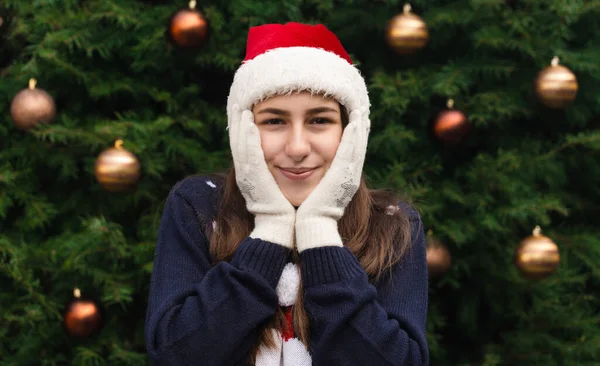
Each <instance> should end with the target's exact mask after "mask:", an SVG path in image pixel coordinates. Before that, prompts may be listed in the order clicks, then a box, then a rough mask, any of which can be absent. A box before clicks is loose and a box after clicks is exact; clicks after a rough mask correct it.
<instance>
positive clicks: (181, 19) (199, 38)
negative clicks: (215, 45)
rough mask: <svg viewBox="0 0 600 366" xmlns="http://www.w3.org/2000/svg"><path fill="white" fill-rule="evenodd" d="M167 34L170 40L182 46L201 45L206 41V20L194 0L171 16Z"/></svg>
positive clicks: (207, 31)
mask: <svg viewBox="0 0 600 366" xmlns="http://www.w3.org/2000/svg"><path fill="white" fill-rule="evenodd" d="M168 34H169V38H170V40H171V42H172V43H174V44H175V45H177V46H179V47H182V48H195V47H201V46H203V45H204V44H205V43H206V41H207V40H208V34H209V26H208V20H207V19H206V17H205V16H204V15H203V14H202V13H201V12H200V11H198V10H196V1H194V0H192V1H190V3H189V9H183V10H180V11H178V12H177V13H175V14H174V15H173V16H172V17H171V19H170V20H169V27H168Z"/></svg>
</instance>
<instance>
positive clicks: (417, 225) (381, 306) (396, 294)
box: [301, 212, 429, 366]
mask: <svg viewBox="0 0 600 366" xmlns="http://www.w3.org/2000/svg"><path fill="white" fill-rule="evenodd" d="M414 214H415V215H416V216H414V217H413V218H412V220H411V222H412V227H413V234H412V247H411V249H409V251H408V252H407V254H406V255H405V257H404V258H403V259H402V260H401V261H400V262H399V263H397V264H396V265H395V266H394V268H393V270H392V273H391V276H390V275H388V276H385V277H384V279H383V280H380V282H378V283H377V284H376V285H375V286H374V285H372V284H371V283H370V282H369V281H368V277H367V274H366V273H365V271H364V270H363V268H362V267H361V265H360V263H359V262H358V260H357V259H356V257H355V256H354V254H352V252H350V250H349V249H347V248H346V247H343V248H340V247H321V248H314V249H309V250H306V251H304V252H303V253H302V255H301V256H302V257H301V258H302V277H303V283H304V287H305V298H304V299H305V307H306V309H307V312H308V313H309V316H310V320H311V353H312V357H313V362H314V363H315V364H316V365H345V366H348V365H411V366H414V365H428V364H429V351H428V347H427V341H426V337H425V327H426V317H427V305H428V304H427V303H428V278H427V261H426V257H425V236H424V232H423V228H422V225H421V220H420V218H419V217H418V214H416V212H415V213H414Z"/></svg>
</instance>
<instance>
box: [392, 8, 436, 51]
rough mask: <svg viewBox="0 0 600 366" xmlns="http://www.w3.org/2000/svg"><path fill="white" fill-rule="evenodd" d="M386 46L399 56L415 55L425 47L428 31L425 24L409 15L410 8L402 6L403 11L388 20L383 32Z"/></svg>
mask: <svg viewBox="0 0 600 366" xmlns="http://www.w3.org/2000/svg"><path fill="white" fill-rule="evenodd" d="M385 38H386V41H387V44H388V45H389V46H390V48H391V49H393V50H394V51H395V52H396V53H398V54H400V55H409V54H413V53H416V52H417V51H419V50H421V49H422V48H424V47H425V46H426V45H427V42H428V41H429V31H428V30H427V24H425V22H424V21H423V19H421V17H419V16H418V15H415V14H413V13H411V6H410V5H409V4H405V5H404V11H403V13H401V14H398V15H396V16H395V17H393V18H392V19H390V20H389V22H388V24H387V29H386V32H385Z"/></svg>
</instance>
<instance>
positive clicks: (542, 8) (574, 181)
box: [0, 0, 600, 366]
mask: <svg viewBox="0 0 600 366" xmlns="http://www.w3.org/2000/svg"><path fill="white" fill-rule="evenodd" d="M403 5H404V4H403V3H401V2H398V1H395V0H378V1H373V0H336V1H334V0H286V1H274V0H273V1H262V2H257V1H253V0H227V1H219V0H207V1H202V2H198V4H196V10H198V11H199V12H201V14H202V15H203V16H204V17H205V18H204V19H206V20H207V21H208V23H207V24H206V27H207V28H205V29H204V30H206V29H208V32H207V33H202V34H201V35H200V36H199V37H201V38H202V39H200V41H202V42H198V43H197V44H196V45H191V46H188V47H183V46H181V45H177V43H176V41H177V39H175V38H173V36H174V32H175V33H176V31H177V29H175V28H176V27H175V26H174V25H172V24H171V25H170V23H169V20H170V19H171V16H172V15H173V14H175V13H176V12H178V11H181V10H183V9H185V8H187V7H188V4H187V3H186V2H185V1H173V0H155V1H142V0H89V1H84V2H82V1H74V0H71V1H69V0H66V1H53V0H49V1H22V0H5V1H3V2H2V4H0V100H2V103H0V115H2V123H0V283H2V291H1V292H0V324H2V326H1V327H0V359H2V360H3V364H8V365H29V364H44V365H57V364H69V365H84V364H86V365H88V364H93V365H121V364H127V365H143V364H147V363H148V358H147V356H146V353H145V344H144V317H145V309H146V301H147V296H148V288H149V280H150V274H151V271H152V264H153V255H154V247H155V240H156V233H157V229H158V223H159V219H160V215H161V213H162V208H163V204H164V202H165V199H166V197H167V194H168V192H169V190H170V189H171V188H172V186H173V185H174V184H175V183H176V182H177V181H179V180H181V179H183V178H184V177H186V176H189V175H193V174H206V173H215V172H222V171H225V170H226V169H228V168H229V167H230V165H231V161H230V152H229V145H228V137H227V131H226V129H225V127H226V125H227V121H226V114H225V103H226V98H227V94H228V92H229V85H230V84H231V81H232V78H233V73H234V71H235V70H236V69H237V67H238V66H239V65H240V62H241V60H242V59H243V55H244V52H245V41H246V35H247V31H248V28H249V27H251V26H254V25H259V24H264V23H284V22H287V21H297V22H306V23H324V24H326V25H327V27H328V28H330V29H331V30H332V31H333V32H335V33H336V34H337V35H338V36H339V37H340V39H341V41H342V43H344V45H345V46H346V49H347V50H348V51H349V52H350V54H351V56H352V57H353V59H354V60H355V61H356V62H357V64H358V67H359V69H360V70H361V72H362V73H363V75H364V76H365V78H366V79H367V81H368V84H369V91H370V96H371V103H372V114H371V121H372V130H371V139H370V143H369V148H368V152H367V160H366V163H365V174H366V175H367V177H368V180H369V182H370V183H371V186H372V187H373V188H389V189H392V190H394V191H396V192H398V193H399V194H401V195H402V196H404V197H406V199H407V200H408V201H409V202H410V203H411V204H412V205H413V206H414V207H415V208H416V209H417V210H418V211H419V212H420V213H421V216H422V219H423V222H424V224H425V226H426V230H427V231H430V230H431V234H432V236H431V237H432V238H433V237H435V238H436V239H437V240H438V241H439V242H441V243H443V245H444V246H445V247H446V248H447V250H448V253H449V254H450V256H451V263H452V264H451V266H450V268H449V269H447V270H445V271H442V272H443V273H440V274H439V275H438V276H435V277H432V278H431V280H430V297H429V299H430V300H429V315H428V334H427V336H428V343H429V347H430V355H431V363H432V364H433V365H486V366H492V365H563V364H568V365H593V364H595V365H597V364H598V360H600V342H599V341H598V340H599V339H600V327H599V322H598V319H599V318H600V311H599V309H600V300H599V299H598V296H597V293H598V292H599V291H600V189H598V182H599V181H600V128H599V127H598V126H599V122H600V120H599V115H600V64H599V63H598V62H597V60H599V59H600V23H599V22H597V19H598V17H599V16H600V1H598V0H589V1H563V0H549V1H538V0H513V1H503V0H471V1H445V0H435V1H424V0H415V1H414V2H412V3H411V4H410V5H411V10H410V11H411V12H412V14H414V15H415V16H418V17H420V18H421V19H422V21H423V23H424V24H425V25H426V30H427V34H426V36H425V35H424V34H423V33H422V32H421V33H419V35H418V37H420V40H421V41H424V42H423V44H422V45H419V46H418V47H417V49H415V50H413V52H411V53H402V52H397V51H398V44H395V45H394V44H393V42H391V40H390V38H388V37H391V39H392V40H394V39H395V40H396V41H398V39H397V38H394V37H399V36H398V34H400V33H397V34H396V33H394V34H392V33H393V32H392V31H391V28H389V27H388V25H389V24H390V23H389V21H390V20H391V19H393V18H394V17H395V16H396V15H398V14H400V13H402V12H403ZM421 31H422V29H421ZM176 35H177V34H175V36H176ZM203 37H204V38H205V39H204V38H203ZM418 37H417V38H418ZM555 57H556V59H555V60H559V62H560V65H562V66H564V67H566V68H567V69H568V70H569V72H572V74H573V75H574V76H576V84H573V83H571V84H569V85H570V86H568V87H567V89H568V90H567V91H566V92H565V91H564V90H563V92H565V93H566V94H564V93H563V94H560V95H559V96H558V97H555V100H556V98H558V100H559V101H563V102H564V101H565V100H566V101H567V102H568V103H566V102H565V103H564V105H561V106H556V105H554V106H551V105H550V104H551V103H549V102H547V101H546V103H544V97H550V98H551V97H552V95H549V93H551V92H548V91H547V90H546V91H543V90H542V92H541V94H540V93H538V89H543V88H545V87H546V86H547V85H546V84H544V82H545V81H547V80H541V81H540V80H539V79H538V77H539V73H540V71H542V70H544V69H547V68H548V67H551V60H553V59H554V58H555ZM562 75H563V76H564V74H562ZM536 80H538V83H537V84H536ZM30 81H31V82H32V84H33V85H30ZM545 85H546V86H545ZM536 86H537V87H536ZM30 87H31V88H30ZM24 89H27V90H25V94H22V96H24V97H23V98H22V99H20V100H17V99H13V98H15V96H16V95H17V94H18V93H19V92H21V91H22V90H24ZM43 91H45V92H47V95H46V97H39V95H41V94H39V93H43ZM32 93H38V94H35V95H34V94H32ZM38 97H39V98H38ZM44 98H46V99H44ZM551 99H552V98H551ZM570 99H573V100H572V101H571V100H570ZM449 100H451V101H452V103H453V106H452V108H453V110H454V111H455V112H459V114H460V113H462V114H460V115H459V117H460V118H459V119H458V122H456V120H455V121H454V122H455V123H460V125H461V126H463V127H466V126H468V127H469V130H468V133H466V134H464V135H461V136H459V137H461V138H460V139H454V140H453V141H451V142H453V143H452V144H449V143H448V142H449V140H448V136H450V135H448V134H447V133H448V131H449V130H451V128H450V127H444V126H442V125H441V123H442V122H444V121H441V119H442V117H441V116H440V115H439V114H438V113H439V112H440V111H446V112H448V111H447V109H448V101H449ZM52 103H54V105H53V104H52ZM40 107H41V109H42V111H41V113H42V117H43V118H41V117H40V118H38V119H37V120H36V121H34V122H31V121H29V120H27V118H28V117H27V116H26V115H27V113H30V109H31V108H40ZM52 108H54V109H52ZM444 118H447V117H444ZM445 122H448V121H445ZM30 123H31V124H30ZM461 131H462V132H467V130H466V129H462V130H461ZM454 137H456V136H454ZM115 145H116V146H117V147H115ZM110 148H113V149H114V150H109V151H108V152H106V153H107V154H117V155H119V154H129V155H127V157H128V159H130V160H129V162H130V165H129V166H128V168H127V169H128V170H127V172H128V174H129V175H127V176H118V177H117V178H115V177H111V176H110V174H111V173H107V170H102V169H110V165H111V161H113V160H110V156H109V157H106V156H107V155H103V156H104V158H105V160H101V159H99V157H100V156H101V154H102V153H103V152H105V150H107V149H110ZM120 156H124V155H120ZM98 160H101V161H100V163H99V164H100V165H97V161H98ZM136 162H137V163H139V166H138V167H139V171H137V170H136V165H135V164H136ZM138 177H139V178H138ZM111 179H112V180H111ZM115 179H116V180H119V179H120V180H122V181H124V182H125V183H127V184H124V185H120V183H119V182H117V183H115V182H114V180H115ZM125 186H128V187H125ZM124 187H125V188H129V189H127V190H126V189H124ZM538 225H539V226H540V228H541V229H542V235H544V236H547V237H548V238H550V239H549V240H551V241H552V242H554V243H556V245H557V247H558V251H559V253H560V263H559V264H558V268H554V267H553V268H552V271H554V272H553V273H549V274H548V275H547V276H543V278H537V279H533V278H531V277H530V276H528V275H527V274H526V273H525V272H521V271H520V270H519V268H517V265H516V263H515V252H516V251H517V248H518V246H519V244H520V242H521V240H523V239H524V238H525V237H527V236H530V235H532V230H533V229H534V228H535V227H536V226H538ZM553 258H555V257H553ZM521 259H522V261H526V259H523V258H521ZM552 271H549V272H552ZM432 273H433V272H432ZM75 295H77V296H80V297H79V298H75V299H74V296H75ZM84 298H89V299H90V300H89V301H88V302H85V301H87V300H84ZM75 306H80V307H79V308H78V309H79V310H77V309H76V308H75ZM81 306H87V308H86V309H88V310H89V309H91V310H92V311H93V312H94V315H96V317H95V318H93V321H94V322H95V323H94V322H91V323H86V324H84V327H83V328H82V327H80V326H81V324H78V325H77V326H75V325H73V323H69V321H72V319H71V318H68V317H67V316H66V315H65V314H67V315H69V316H73V312H74V311H80V312H81V311H82V310H81V309H82V308H81ZM65 310H67V312H66V313H65ZM78 335H79V336H78Z"/></svg>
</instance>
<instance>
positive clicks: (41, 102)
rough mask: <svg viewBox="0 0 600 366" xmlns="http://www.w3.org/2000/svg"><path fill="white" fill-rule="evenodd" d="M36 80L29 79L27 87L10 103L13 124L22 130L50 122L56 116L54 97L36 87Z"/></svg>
mask: <svg viewBox="0 0 600 366" xmlns="http://www.w3.org/2000/svg"><path fill="white" fill-rule="evenodd" d="M36 83H37V81H36V80H35V79H30V80H29V88H27V89H23V90H21V91H20V92H18V93H17V95H15V96H14V98H13V100H12V102H11V104H10V115H11V117H12V120H13V122H14V124H15V126H16V127H17V128H18V129H20V130H23V131H26V130H29V129H31V128H32V127H34V126H36V125H37V124H45V123H52V122H53V121H54V118H55V117H56V104H55V103H54V99H53V98H52V97H51V96H50V94H48V92H46V91H45V90H43V89H40V88H36V86H35V85H36Z"/></svg>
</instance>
